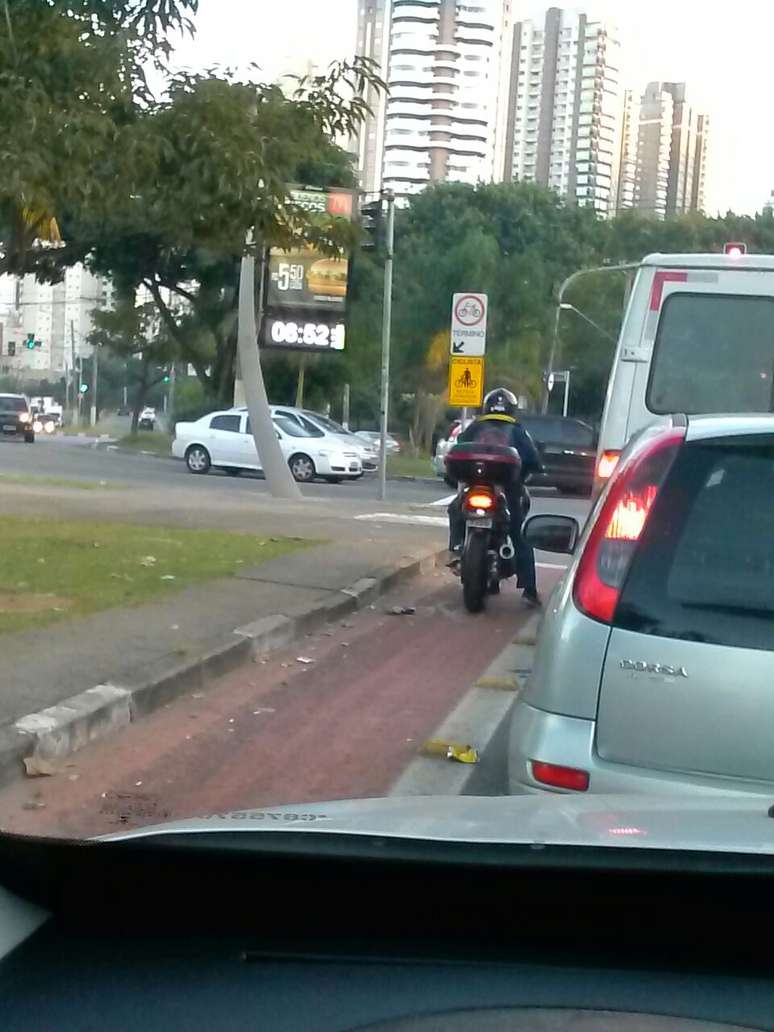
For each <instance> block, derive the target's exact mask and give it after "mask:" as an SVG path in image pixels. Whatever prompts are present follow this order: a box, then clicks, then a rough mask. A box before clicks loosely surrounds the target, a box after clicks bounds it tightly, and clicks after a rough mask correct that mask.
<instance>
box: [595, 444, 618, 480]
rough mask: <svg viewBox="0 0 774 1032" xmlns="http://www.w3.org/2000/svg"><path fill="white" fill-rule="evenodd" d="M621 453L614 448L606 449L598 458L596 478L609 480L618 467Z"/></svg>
mask: <svg viewBox="0 0 774 1032" xmlns="http://www.w3.org/2000/svg"><path fill="white" fill-rule="evenodd" d="M620 458H621V452H620V451H619V450H618V449H616V448H608V449H607V450H606V451H603V452H602V454H601V455H600V456H599V462H598V463H597V476H598V477H599V479H600V480H609V479H610V477H611V476H612V475H613V472H614V471H615V467H616V466H617V465H618V460H619V459H620Z"/></svg>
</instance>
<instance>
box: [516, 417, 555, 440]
mask: <svg viewBox="0 0 774 1032" xmlns="http://www.w3.org/2000/svg"><path fill="white" fill-rule="evenodd" d="M517 418H518V420H519V422H520V423H521V425H522V426H523V427H524V429H525V430H526V431H527V433H528V434H529V435H530V437H531V438H532V439H533V440H534V441H537V442H538V443H539V444H542V443H543V442H544V441H549V440H551V434H550V427H551V422H552V420H551V418H550V417H549V416H521V415H520V416H518V417H517Z"/></svg>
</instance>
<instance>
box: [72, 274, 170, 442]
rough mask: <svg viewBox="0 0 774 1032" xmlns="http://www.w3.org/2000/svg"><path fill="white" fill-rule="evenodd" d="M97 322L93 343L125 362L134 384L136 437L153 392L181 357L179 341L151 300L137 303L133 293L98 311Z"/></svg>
mask: <svg viewBox="0 0 774 1032" xmlns="http://www.w3.org/2000/svg"><path fill="white" fill-rule="evenodd" d="M94 321H95V324H96V328H95V329H94V330H93V332H92V333H91V334H90V335H89V344H91V345H92V346H93V347H104V348H105V349H106V350H107V351H108V352H109V353H110V354H111V355H113V356H115V357H116V358H118V359H122V360H123V361H124V362H125V363H126V374H127V378H128V379H129V381H130V382H133V383H134V387H135V390H134V396H133V401H132V427H131V432H132V433H133V434H135V433H137V425H138V422H139V419H140V413H141V412H142V410H143V407H144V406H145V403H146V400H147V397H148V394H149V392H150V391H151V390H152V388H153V387H154V386H156V384H159V383H162V382H163V381H164V379H165V378H166V376H167V375H168V370H169V367H170V365H171V364H172V363H173V362H174V361H175V358H176V357H177V348H176V344H175V341H174V339H173V338H172V337H171V336H170V334H169V333H168V332H167V330H166V328H165V326H164V325H163V324H162V323H161V320H160V318H159V314H158V310H157V308H156V306H155V305H154V304H153V303H152V302H150V301H149V302H145V303H142V304H137V303H136V302H135V296H134V293H133V292H132V293H130V294H129V295H124V296H123V297H120V298H119V299H118V302H117V304H116V305H115V307H114V308H112V309H110V310H109V311H97V312H95V313H94Z"/></svg>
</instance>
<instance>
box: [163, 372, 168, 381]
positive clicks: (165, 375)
mask: <svg viewBox="0 0 774 1032" xmlns="http://www.w3.org/2000/svg"><path fill="white" fill-rule="evenodd" d="M162 379H163V381H164V383H169V373H167V372H165V373H164V376H163V377H162Z"/></svg>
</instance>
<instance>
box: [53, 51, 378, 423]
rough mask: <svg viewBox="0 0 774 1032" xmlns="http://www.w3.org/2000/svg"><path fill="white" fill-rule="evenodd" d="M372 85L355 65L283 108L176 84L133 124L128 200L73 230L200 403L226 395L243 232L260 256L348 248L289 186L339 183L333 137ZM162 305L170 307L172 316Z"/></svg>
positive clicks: (305, 86) (211, 81)
mask: <svg viewBox="0 0 774 1032" xmlns="http://www.w3.org/2000/svg"><path fill="white" fill-rule="evenodd" d="M375 78H376V77H375V76H374V75H373V73H372V72H371V70H370V63H369V62H367V61H364V60H362V59H359V58H358V59H355V61H354V62H352V63H341V64H337V65H334V66H332V68H331V70H330V71H329V72H328V74H327V75H326V76H321V77H317V78H314V79H311V80H309V81H302V82H301V83H300V84H299V86H298V89H297V91H296V93H295V94H294V96H293V97H287V96H285V94H284V93H283V92H282V90H280V89H279V87H277V86H271V85H265V84H255V83H250V82H239V81H233V80H232V79H230V78H229V77H218V76H214V75H190V74H187V73H185V74H180V75H178V76H176V77H175V78H174V79H173V80H172V82H171V85H170V89H169V94H168V96H167V97H166V98H165V99H164V100H163V101H162V102H161V103H159V104H158V105H156V106H155V107H154V108H153V109H152V110H149V111H148V112H146V113H144V114H142V115H141V116H140V117H139V118H138V119H137V121H136V123H135V125H134V126H133V127H132V133H131V134H130V138H129V142H130V150H131V152H132V153H133V154H134V158H135V160H134V161H133V162H132V166H133V170H134V175H135V180H134V184H133V186H132V188H131V190H129V191H128V192H127V193H126V194H125V196H124V197H123V198H122V199H121V201H120V203H116V204H115V206H114V209H113V211H112V212H111V213H110V216H109V217H104V218H98V219H89V218H84V219H82V220H81V222H80V224H79V225H77V226H75V227H73V232H74V239H77V240H80V241H82V245H81V246H82V247H83V249H84V250H85V251H88V258H87V262H88V264H89V266H90V267H91V268H92V269H93V270H94V271H95V272H98V273H100V274H103V275H107V276H110V277H111V278H112V279H113V280H114V281H115V282H116V283H117V284H118V285H119V286H120V287H121V289H122V290H123V291H129V290H131V289H137V288H140V287H144V288H146V289H147V291H148V292H149V294H150V296H151V297H152V299H153V301H154V303H155V305H156V307H157V309H158V312H159V314H160V317H161V319H162V321H163V323H164V325H165V327H166V329H167V332H168V333H169V335H170V336H171V337H172V338H173V339H174V340H175V341H176V342H177V345H178V347H179V349H180V354H181V357H182V358H184V359H185V360H186V361H187V362H190V363H191V365H192V366H193V367H194V369H195V370H196V374H197V376H198V377H199V379H200V380H201V382H202V384H203V385H204V387H205V390H206V392H207V394H208V395H209V396H210V398H211V399H212V400H213V402H216V403H217V402H220V403H226V402H228V400H229V399H230V397H231V392H232V389H233V379H234V363H235V353H236V352H235V343H236V311H237V303H236V302H237V284H238V275H239V263H240V260H241V257H242V254H243V252H244V248H245V236H246V233H247V231H248V229H250V228H251V227H254V229H255V233H256V235H257V238H258V241H259V246H265V245H267V244H276V245H279V246H282V245H288V246H289V245H291V244H293V243H298V242H299V241H300V240H305V241H308V242H310V243H313V244H314V245H315V246H317V247H320V248H321V249H323V250H325V251H327V252H330V253H336V252H338V250H339V249H340V248H341V247H342V246H347V245H352V244H353V243H354V241H355V239H356V235H357V230H356V228H355V227H354V226H353V225H352V224H351V223H350V222H349V221H348V220H347V219H343V218H335V217H330V216H318V215H314V214H310V213H308V212H306V211H305V210H303V209H302V208H301V207H300V206H298V205H294V204H293V203H292V202H291V201H290V200H289V193H288V184H289V183H292V182H294V181H302V182H308V181H309V180H311V181H312V182H314V184H315V185H322V186H325V185H332V184H333V185H339V186H348V185H350V184H352V182H353V175H352V169H351V165H350V161H349V157H348V155H346V154H345V152H344V151H343V150H341V149H340V148H339V147H337V146H336V145H335V144H334V143H333V142H332V137H333V134H334V133H339V132H344V131H347V132H351V131H353V130H354V128H355V127H356V125H357V124H358V120H359V119H360V118H361V117H362V115H363V113H364V110H365V109H364V107H363V103H362V101H361V99H360V96H359V94H358V92H357V91H358V90H360V91H362V89H363V83H364V82H366V81H370V80H371V79H375ZM376 81H378V79H377V80H376ZM346 89H349V90H350V94H351V95H349V97H347V96H346V94H345V93H343V92H342V91H345V90H346ZM168 294H171V295H172V296H174V297H176V298H177V299H178V300H180V301H181V302H182V304H181V305H180V306H179V307H178V309H177V310H175V309H174V308H173V306H171V305H170V304H169V302H168V300H167V296H165V295H168Z"/></svg>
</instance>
